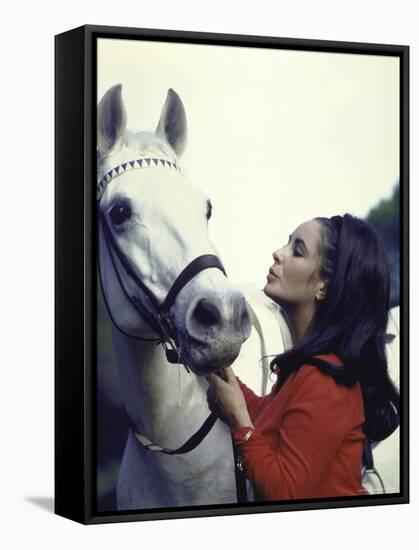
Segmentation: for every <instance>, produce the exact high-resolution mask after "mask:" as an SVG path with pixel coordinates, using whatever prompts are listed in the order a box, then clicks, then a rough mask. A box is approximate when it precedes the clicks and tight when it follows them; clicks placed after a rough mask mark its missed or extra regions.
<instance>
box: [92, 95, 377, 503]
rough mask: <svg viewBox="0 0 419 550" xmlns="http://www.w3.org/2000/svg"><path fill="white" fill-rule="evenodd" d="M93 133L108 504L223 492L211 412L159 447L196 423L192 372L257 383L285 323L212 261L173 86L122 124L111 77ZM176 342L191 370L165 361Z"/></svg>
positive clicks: (262, 385) (223, 457)
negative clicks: (110, 434)
mask: <svg viewBox="0 0 419 550" xmlns="http://www.w3.org/2000/svg"><path fill="white" fill-rule="evenodd" d="M97 143H98V214H99V220H100V223H99V267H100V274H101V283H102V290H103V294H104V298H105V302H106V304H107V309H108V312H109V315H110V317H111V319H112V321H113V323H112V336H113V342H114V349H115V353H116V361H117V370H118V375H119V381H120V388H121V396H122V401H123V403H124V407H125V409H126V412H127V415H128V418H129V419H130V422H131V424H132V429H131V430H130V432H129V435H128V439H127V443H126V446H125V450H124V454H123V458H122V463H121V468H120V474H119V479H118V484H117V507H118V508H119V509H121V510H127V509H140V508H155V507H172V506H194V505H205V504H212V505H216V504H225V503H234V502H236V501H237V498H236V485H235V475H234V463H233V450H232V443H231V437H230V433H229V430H228V429H227V428H226V426H225V425H224V424H223V423H222V422H221V421H217V422H216V423H215V424H214V426H213V427H212V428H211V429H210V430H209V433H208V434H207V435H206V436H205V437H204V438H203V440H202V441H201V442H200V443H199V444H198V445H197V446H196V447H194V448H193V449H192V450H190V451H189V452H187V453H185V454H175V455H170V454H166V453H165V452H162V449H166V450H168V449H171V450H173V449H179V448H180V447H182V445H184V444H185V442H187V441H188V440H189V439H190V438H191V436H192V435H193V434H195V433H196V432H197V431H198V430H199V428H200V427H201V426H203V425H204V423H205V421H206V419H207V417H208V415H209V410H208V406H207V401H206V390H207V383H206V381H205V379H204V378H203V377H202V376H200V375H205V374H207V373H208V372H213V371H214V370H216V369H217V368H222V367H225V366H226V365H230V364H231V363H232V362H233V361H235V364H234V368H235V371H236V372H237V373H238V375H239V376H240V378H241V379H242V380H243V381H244V382H245V383H247V384H248V385H249V386H250V387H251V388H252V389H253V390H254V391H256V392H258V393H264V392H265V391H266V390H267V389H269V387H270V382H269V380H268V372H269V365H268V362H269V360H268V359H267V358H266V357H267V356H269V355H274V354H278V353H281V352H282V351H284V349H286V348H288V347H289V346H290V345H291V338H290V333H289V329H288V326H287V324H286V322H285V320H284V317H283V316H282V315H281V313H280V310H279V308H278V307H277V306H275V304H273V302H271V301H270V300H269V299H267V298H266V297H265V296H264V295H263V294H262V293H261V292H259V291H256V290H254V289H251V288H249V289H244V293H245V295H246V296H245V297H246V300H245V297H244V294H243V292H239V291H238V290H237V289H236V288H235V287H234V286H233V285H232V284H231V283H230V282H229V281H228V279H227V278H226V277H225V274H224V273H223V268H222V265H221V264H220V263H219V261H218V260H217V258H216V252H215V249H214V247H213V245H212V244H211V242H210V240H209V238H208V233H207V222H208V219H209V217H210V214H211V204H210V202H209V200H208V198H207V197H206V196H205V195H204V193H203V192H202V191H200V190H199V189H198V188H196V187H195V186H193V185H192V184H191V183H190V182H189V181H188V179H187V178H186V177H185V176H184V174H183V173H182V171H181V170H180V167H179V157H180V155H181V154H182V152H183V151H184V148H185V144H186V116H185V111H184V107H183V104H182V102H181V100H180V98H179V97H178V95H177V94H176V93H175V92H174V91H173V90H169V92H168V95H167V99H166V102H165V104H164V107H163V110H162V113H161V116H160V120H159V123H158V125H157V129H156V131H155V132H138V133H133V132H130V131H128V130H127V129H126V112H125V107H124V104H123V101H122V97H121V86H120V85H117V86H114V87H112V88H110V89H109V90H108V91H107V92H106V94H105V95H104V97H103V98H102V100H101V101H100V103H99V106H98V136H97ZM197 258H198V260H197ZM159 341H160V342H161V341H164V344H162V345H159V344H158V342H159ZM167 347H169V348H170V349H169V351H168V353H166V351H167V350H166V348H167ZM239 352H240V356H239V357H238V355H239ZM179 353H180V354H181V359H182V361H183V362H184V363H185V364H186V365H187V366H188V367H189V369H190V370H192V372H190V371H187V370H186V369H185V368H184V367H183V366H182V365H181V364H179V363H177V364H176V363H175V364H173V363H172V361H173V359H174V356H176V355H178V354H179ZM261 357H265V359H264V360H262V361H260V359H261ZM168 358H169V359H170V361H169V359H168ZM258 364H259V365H260V366H261V368H257V365H258ZM197 375H198V376H197ZM376 467H377V469H380V465H379V464H376Z"/></svg>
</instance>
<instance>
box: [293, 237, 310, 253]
mask: <svg viewBox="0 0 419 550" xmlns="http://www.w3.org/2000/svg"><path fill="white" fill-rule="evenodd" d="M294 242H295V244H298V245H300V246H301V247H302V248H303V251H304V252H306V253H307V254H308V249H307V246H306V243H305V242H304V241H303V239H299V238H296V239H295V241H294Z"/></svg>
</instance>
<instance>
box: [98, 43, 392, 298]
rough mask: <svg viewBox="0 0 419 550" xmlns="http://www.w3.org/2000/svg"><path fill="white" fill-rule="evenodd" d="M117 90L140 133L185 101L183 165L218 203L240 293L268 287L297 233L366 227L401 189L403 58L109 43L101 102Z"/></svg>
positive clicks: (216, 230) (220, 235)
mask: <svg viewBox="0 0 419 550" xmlns="http://www.w3.org/2000/svg"><path fill="white" fill-rule="evenodd" d="M117 83H121V84H122V85H123V90H122V93H123V98H124V102H125V105H126V107H127V113H128V128H131V129H133V130H146V129H155V127H156V126H157V123H158V120H159V117H160V112H161V109H162V107H163V104H164V101H165V99H166V94H167V90H168V88H173V89H175V90H176V92H177V93H178V94H179V95H180V97H181V99H182V101H183V103H184V105H185V109H186V116H187V120H188V145H187V148H186V151H185V153H184V155H183V156H182V157H181V162H180V165H181V167H182V170H183V172H184V173H185V174H186V175H187V176H188V178H189V179H190V180H191V181H192V182H193V183H195V184H196V185H198V186H199V187H201V188H202V189H203V190H204V191H205V192H206V193H207V194H208V195H209V197H210V199H211V202H212V204H213V216H212V219H211V222H210V235H211V239H212V241H213V242H214V244H215V246H216V247H217V249H218V251H219V253H220V256H221V258H222V260H223V262H224V265H225V267H226V269H227V272H228V275H229V277H230V279H232V280H233V281H235V282H237V283H240V284H247V283H254V284H256V285H257V286H258V287H262V286H264V284H265V280H266V279H265V277H266V273H267V271H268V268H269V266H270V265H271V264H272V257H271V254H272V251H273V250H275V249H276V248H278V247H279V246H281V245H282V244H284V243H285V242H286V241H287V240H288V235H289V234H290V233H291V232H292V231H293V229H295V227H296V226H297V225H299V224H300V223H301V222H303V221H305V220H308V219H311V218H313V217H315V216H331V215H334V214H342V213H344V212H350V213H352V214H355V215H358V216H365V215H366V214H367V213H368V211H369V209H370V208H371V207H372V206H374V205H375V204H376V203H377V202H378V201H379V200H380V199H382V198H386V197H389V196H390V195H391V193H392V190H393V187H394V185H395V183H396V181H397V179H398V177H399V60H398V58H397V57H387V56H386V57H384V56H383V57H381V56H367V55H353V54H338V53H321V52H302V51H291V50H269V49H256V48H237V47H227V46H206V45H205V46H204V45H195V44H174V43H163V42H147V41H136V40H115V39H99V40H98V99H100V97H101V96H102V95H103V94H104V93H105V91H106V90H107V89H108V88H109V87H110V86H112V85H114V84H117Z"/></svg>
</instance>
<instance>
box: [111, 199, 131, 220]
mask: <svg viewBox="0 0 419 550" xmlns="http://www.w3.org/2000/svg"><path fill="white" fill-rule="evenodd" d="M109 216H110V218H111V220H112V223H113V224H114V225H121V224H122V223H124V222H126V221H127V220H128V219H129V218H130V217H131V207H130V205H129V204H128V203H126V202H117V203H116V204H114V205H113V206H112V208H111V210H110V212H109Z"/></svg>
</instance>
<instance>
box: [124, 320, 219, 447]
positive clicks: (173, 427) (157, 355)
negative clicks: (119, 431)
mask: <svg viewBox="0 0 419 550" xmlns="http://www.w3.org/2000/svg"><path fill="white" fill-rule="evenodd" d="M113 340H114V346H115V352H116V359H117V365H118V373H119V381H120V386H121V393H122V399H123V402H124V405H125V409H126V411H127V414H128V416H129V418H130V420H131V421H132V422H133V424H134V425H135V427H136V429H137V431H139V432H141V433H143V434H144V435H146V436H147V437H148V438H149V439H151V440H152V441H154V442H156V443H158V444H159V445H161V446H165V447H176V446H180V445H182V444H183V443H184V442H185V441H186V440H187V439H188V438H189V436H190V435H191V434H192V433H194V431H196V430H197V429H198V428H199V427H200V425H201V424H202V423H203V422H204V420H205V418H206V417H207V415H208V414H209V410H208V407H207V404H206V382H205V380H203V379H200V378H198V377H197V376H196V375H194V374H192V373H188V372H187V371H186V369H185V368H184V366H183V365H174V364H171V363H168V361H167V359H166V355H165V352H164V349H163V347H162V346H161V345H156V343H155V342H144V341H141V340H136V339H133V338H128V337H126V336H124V335H123V334H121V333H120V332H119V331H118V330H117V329H115V328H113Z"/></svg>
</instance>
